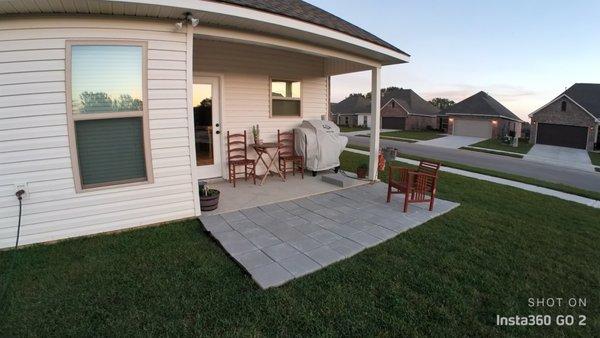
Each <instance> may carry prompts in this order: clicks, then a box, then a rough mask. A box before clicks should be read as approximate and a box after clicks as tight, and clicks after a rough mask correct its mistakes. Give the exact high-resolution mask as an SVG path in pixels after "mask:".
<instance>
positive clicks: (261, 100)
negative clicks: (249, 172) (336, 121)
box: [194, 40, 328, 175]
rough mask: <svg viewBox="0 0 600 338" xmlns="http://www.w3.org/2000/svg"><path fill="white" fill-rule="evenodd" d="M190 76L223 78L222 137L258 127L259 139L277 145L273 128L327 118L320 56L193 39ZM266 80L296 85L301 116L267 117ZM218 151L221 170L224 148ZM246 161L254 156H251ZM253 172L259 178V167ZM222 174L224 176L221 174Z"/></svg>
mask: <svg viewBox="0 0 600 338" xmlns="http://www.w3.org/2000/svg"><path fill="white" fill-rule="evenodd" d="M194 73H195V75H200V74H203V73H205V74H206V73H208V74H219V75H222V76H223V93H222V95H221V97H222V101H223V102H222V107H223V109H222V113H221V114H222V118H221V122H222V128H221V130H222V133H221V135H226V134H227V130H229V131H232V132H237V131H243V130H246V131H248V133H250V127H251V126H252V125H253V124H259V125H260V131H261V138H262V139H263V140H264V141H265V142H270V141H275V140H276V138H277V129H281V130H291V129H293V128H294V127H297V126H298V125H300V123H301V122H302V120H309V119H321V115H327V106H328V102H327V101H328V97H327V93H328V89H327V77H326V76H325V75H324V59H323V58H321V57H317V56H312V55H307V54H301V53H293V52H288V51H284V50H279V49H274V48H267V47H260V46H254V45H246V44H238V43H229V42H220V41H208V40H196V41H195V43H194ZM271 79H297V80H298V81H301V86H302V98H301V100H302V117H277V118H271V117H270V116H269V109H270V91H271ZM250 142H251V141H250ZM223 145H225V144H223ZM221 148H222V149H223V152H222V160H223V168H226V166H225V163H226V161H227V153H226V149H227V147H225V146H223V147H221ZM249 156H251V157H255V156H256V155H255V154H254V152H253V151H250V152H249ZM257 171H258V172H259V173H261V172H263V171H264V168H263V167H262V166H261V165H259V166H258V169H257ZM223 174H224V175H226V170H224V171H223Z"/></svg>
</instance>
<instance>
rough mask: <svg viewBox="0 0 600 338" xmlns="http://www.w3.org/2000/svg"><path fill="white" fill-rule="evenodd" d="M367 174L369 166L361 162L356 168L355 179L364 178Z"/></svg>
mask: <svg viewBox="0 0 600 338" xmlns="http://www.w3.org/2000/svg"><path fill="white" fill-rule="evenodd" d="M368 172H369V165H368V164H367V163H366V162H363V163H361V164H359V165H358V167H357V168H356V177H357V178H366V177H367V173H368Z"/></svg>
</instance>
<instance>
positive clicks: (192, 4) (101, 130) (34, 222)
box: [0, 0, 409, 248]
mask: <svg viewBox="0 0 600 338" xmlns="http://www.w3.org/2000/svg"><path fill="white" fill-rule="evenodd" d="M408 61H409V55H408V54H406V53H405V52H403V51H402V50H400V49H398V48H397V47H395V46H393V45H391V44H389V43H387V42H385V41H383V40H381V39H380V38H378V37H376V36H374V35H373V34H371V33H368V32H366V31H364V30H362V29H360V28H359V27H356V26H354V25H352V24H350V23H348V22H346V21H344V20H342V19H340V18H338V17H336V16H334V15H332V14H330V13H328V12H326V11H324V10H321V9H319V8H317V7H315V6H312V5H310V4H308V3H305V2H303V1H297V0H293V1H282V0H267V1H258V0H226V1H207V0H171V1H166V0H137V1H135V0H134V1H104V0H78V1H73V0H69V1H67V0H60V1H59V0H44V1H42V0H31V1H18V0H9V1H1V2H0V248H6V247H9V246H11V245H14V242H15V236H16V228H17V222H18V212H19V209H18V201H17V199H16V197H15V192H16V190H18V189H20V188H23V189H24V190H25V191H26V194H25V198H24V200H23V205H24V208H23V222H22V229H21V243H22V244H31V243H38V242H45V241H51V240H57V239H63V238H69V237H75V236H81V235H89V234H95V233H100V232H105V231H114V230H120V229H125V228H131V227H136V226H141V225H148V224H154V223H159V222H164V221H170V220H176V219H183V218H188V217H194V216H198V215H200V213H201V211H200V204H199V197H198V184H197V182H198V180H202V179H208V178H218V177H227V166H226V152H225V140H224V135H226V133H227V131H232V132H239V131H243V130H247V131H249V130H250V127H251V126H252V125H254V124H259V125H260V127H261V130H262V133H263V134H262V137H263V138H264V139H265V140H266V141H273V140H274V139H275V138H276V135H277V130H278V129H281V130H290V129H292V128H294V127H295V126H298V125H299V124H300V123H301V122H302V120H307V119H321V118H322V117H324V116H325V117H326V116H329V107H330V102H329V92H330V77H331V76H334V75H339V74H344V73H351V72H356V71H364V70H369V71H371V74H372V91H371V92H372V93H376V94H375V96H374V97H373V100H371V102H372V109H371V121H373V122H372V123H373V128H371V133H372V135H371V136H372V137H371V149H372V154H371V163H370V166H371V169H372V170H370V172H371V173H372V174H371V176H370V178H371V179H373V180H375V179H376V178H377V177H376V175H377V170H373V169H374V168H375V167H376V165H377V163H376V160H377V156H376V154H377V151H378V148H379V129H380V128H379V127H380V126H379V123H380V122H379V121H380V118H379V107H380V97H379V96H380V94H379V93H380V78H381V68H382V67H383V66H385V65H391V64H399V63H405V62H408ZM207 107H208V108H209V109H207ZM207 112H208V113H207ZM258 170H259V171H260V170H263V171H264V168H261V167H259V169H258Z"/></svg>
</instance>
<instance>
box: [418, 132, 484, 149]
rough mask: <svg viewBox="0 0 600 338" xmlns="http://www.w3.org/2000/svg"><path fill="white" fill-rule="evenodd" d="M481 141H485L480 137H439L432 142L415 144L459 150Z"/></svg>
mask: <svg viewBox="0 0 600 338" xmlns="http://www.w3.org/2000/svg"><path fill="white" fill-rule="evenodd" d="M483 140H485V139H484V138H481V137H471V136H455V135H448V136H444V137H440V138H435V139H433V140H427V141H420V142H417V143H418V144H423V145H427V146H435V147H442V148H450V149H459V148H462V147H466V146H468V145H470V144H474V143H477V142H481V141H483Z"/></svg>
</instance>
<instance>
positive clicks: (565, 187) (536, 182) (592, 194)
mask: <svg viewBox="0 0 600 338" xmlns="http://www.w3.org/2000/svg"><path fill="white" fill-rule="evenodd" d="M347 147H348V148H353V149H358V150H365V151H369V147H363V146H358V145H354V144H349V145H347ZM399 156H400V157H404V158H408V159H411V160H416V161H420V160H430V161H431V160H433V161H437V162H440V163H442V164H443V165H444V166H446V167H452V168H456V169H462V170H467V171H471V172H474V173H479V174H484V175H489V176H494V177H500V178H505V179H507V180H513V181H517V182H523V183H527V184H533V185H537V186H540V187H544V188H548V189H554V190H558V191H562V192H566V193H569V194H574V195H579V196H583V197H588V198H592V199H596V200H600V193H598V192H595V191H590V190H583V189H579V188H575V187H572V186H569V185H565V184H560V183H553V182H548V181H542V180H538V179H535V178H530V177H525V176H520V175H514V174H509V173H505V172H501V171H495V170H490V169H485V168H479V167H473V166H469V165H465V164H460V163H454V162H449V161H440V160H436V159H431V158H427V157H422V156H415V155H410V154H405V153H402V154H400V155H399Z"/></svg>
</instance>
